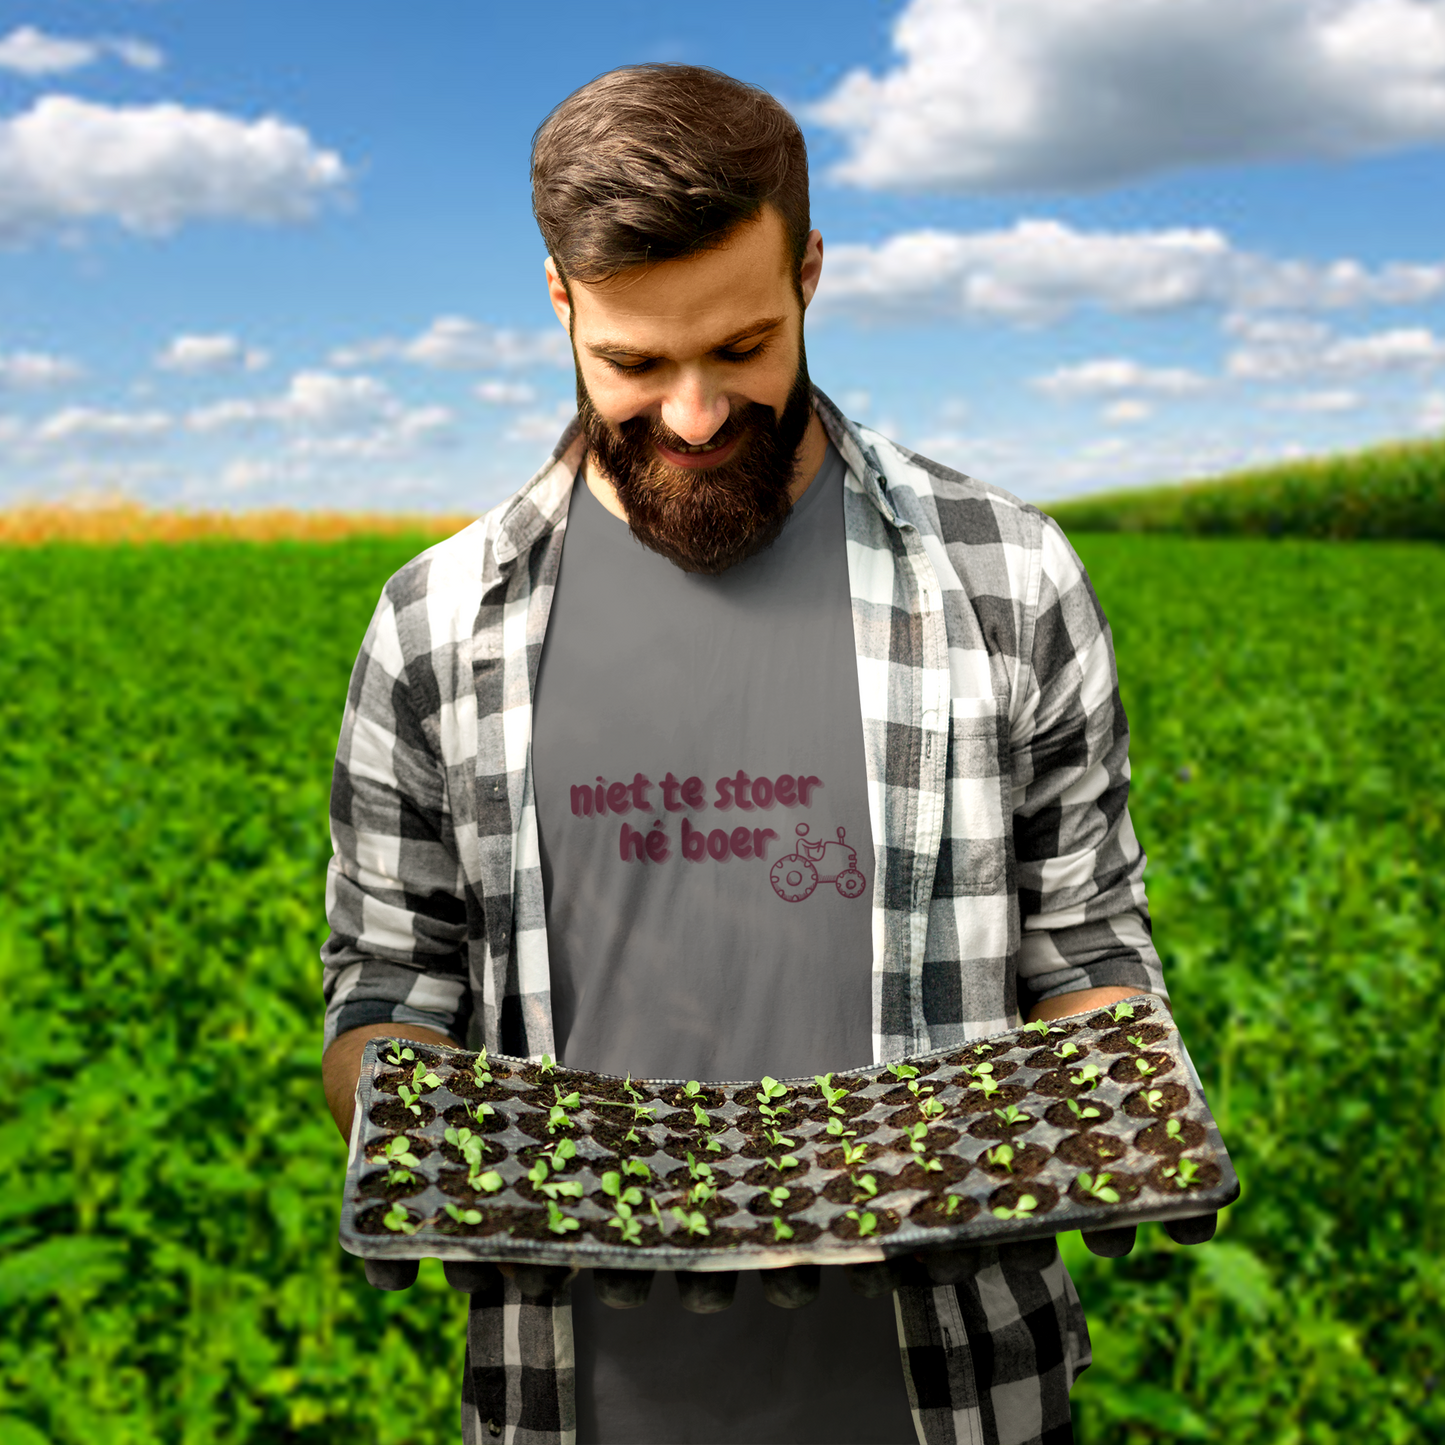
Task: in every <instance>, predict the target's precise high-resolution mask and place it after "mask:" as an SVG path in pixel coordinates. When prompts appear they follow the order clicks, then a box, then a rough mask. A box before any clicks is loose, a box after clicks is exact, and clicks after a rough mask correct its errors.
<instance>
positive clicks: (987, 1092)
mask: <svg viewBox="0 0 1445 1445" xmlns="http://www.w3.org/2000/svg"><path fill="white" fill-rule="evenodd" d="M978 1087H979V1089H980V1090H981V1091H982V1093H983V1096H984V1098H985V1099H991V1098H993V1096H994V1095H995V1094H996V1093H998V1091H999V1090H1000V1089H1001V1088H1003V1085H1002V1084H1001V1083H999V1081H998V1080H997V1079H995V1078H994V1077H993V1076H992V1075H991V1074H984V1075H983V1076H982V1077H981V1078H980V1079H979V1080H978Z"/></svg>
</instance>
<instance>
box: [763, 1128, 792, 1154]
mask: <svg viewBox="0 0 1445 1445" xmlns="http://www.w3.org/2000/svg"><path fill="white" fill-rule="evenodd" d="M763 1137H764V1138H765V1139H766V1140H767V1141H768V1143H769V1144H771V1145H772V1146H773V1148H774V1149H790V1148H791V1147H792V1146H793V1145H794V1144H796V1143H797V1142H798V1141H797V1140H796V1139H790V1138H788V1136H787V1135H786V1134H784V1133H783V1132H782V1130H780V1129H764V1130H763Z"/></svg>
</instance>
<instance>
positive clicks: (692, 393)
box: [662, 376, 728, 447]
mask: <svg viewBox="0 0 1445 1445" xmlns="http://www.w3.org/2000/svg"><path fill="white" fill-rule="evenodd" d="M727 419H728V399H727V396H726V395H725V394H724V393H723V392H722V391H721V390H720V389H719V388H717V387H713V386H709V385H708V383H707V380H706V379H705V378H704V377H701V376H692V377H684V378H683V379H682V380H681V381H680V382H679V384H678V385H677V386H675V387H674V388H673V389H672V390H671V391H670V392H669V393H668V395H667V396H666V397H664V398H663V402H662V424H663V425H664V426H665V427H667V428H668V429H669V430H671V431H672V432H674V433H676V435H678V436H680V437H681V438H682V439H683V441H685V442H686V443H687V444H688V445H689V446H694V447H696V446H701V445H702V444H703V442H705V441H707V440H708V439H709V438H710V437H711V436H712V435H713V433H714V432H716V431H717V429H718V428H719V427H720V426H721V425H722V424H723V423H724V422H725V421H726V420H727Z"/></svg>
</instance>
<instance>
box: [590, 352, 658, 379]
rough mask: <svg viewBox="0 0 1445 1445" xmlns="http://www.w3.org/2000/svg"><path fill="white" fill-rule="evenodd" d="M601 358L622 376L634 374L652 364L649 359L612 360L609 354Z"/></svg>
mask: <svg viewBox="0 0 1445 1445" xmlns="http://www.w3.org/2000/svg"><path fill="white" fill-rule="evenodd" d="M602 359H603V361H605V362H606V363H607V364H608V366H610V367H611V368H612V369H613V371H620V372H621V373H622V374H623V375H624V376H636V375H637V374H638V373H639V372H643V371H646V370H647V369H648V368H649V367H650V366H651V365H652V363H651V362H650V361H632V362H624V361H614V360H613V359H612V358H611V357H610V356H604V357H603V358H602Z"/></svg>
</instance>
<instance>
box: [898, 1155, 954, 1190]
mask: <svg viewBox="0 0 1445 1445" xmlns="http://www.w3.org/2000/svg"><path fill="white" fill-rule="evenodd" d="M932 1162H933V1163H935V1164H941V1165H942V1166H943V1168H942V1169H925V1168H924V1167H923V1165H922V1164H921V1163H920V1162H919V1161H918V1160H917V1159H914V1160H911V1161H910V1162H909V1163H908V1164H905V1165H904V1166H903V1168H902V1169H901V1170H900V1171H899V1173H898V1174H896V1175H895V1176H894V1178H893V1182H892V1183H891V1184H890V1186H889V1187H890V1188H892V1189H937V1188H938V1186H939V1185H940V1184H956V1183H957V1182H958V1181H959V1180H960V1179H962V1178H964V1177H965V1175H967V1173H968V1171H969V1170H970V1169H971V1168H973V1166H972V1165H971V1164H970V1163H969V1162H968V1160H967V1159H960V1158H959V1157H958V1155H957V1154H937V1155H935V1156H934V1157H933V1160H932ZM878 1192H879V1193H880V1194H881V1193H882V1192H883V1189H882V1185H881V1182H880V1186H879V1190H878Z"/></svg>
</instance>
